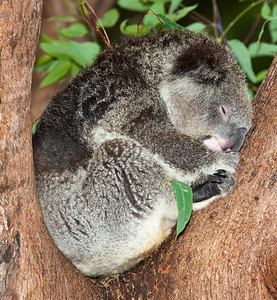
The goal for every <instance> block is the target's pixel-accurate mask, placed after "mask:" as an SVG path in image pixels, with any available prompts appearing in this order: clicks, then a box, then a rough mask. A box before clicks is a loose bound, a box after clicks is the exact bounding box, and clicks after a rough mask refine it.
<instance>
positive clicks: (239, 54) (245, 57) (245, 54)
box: [229, 40, 256, 82]
mask: <svg viewBox="0 0 277 300" xmlns="http://www.w3.org/2000/svg"><path fill="white" fill-rule="evenodd" d="M229 45H230V47H231V49H232V51H233V53H234V55H235V57H236V58H237V60H238V62H239V64H240V66H241V68H242V70H243V71H244V73H245V74H246V76H247V77H248V78H249V80H251V81H252V82H256V75H255V73H254V71H253V67H252V61H251V57H250V54H249V51H248V49H247V47H246V46H245V45H244V44H243V42H241V41H239V40H230V41H229Z"/></svg>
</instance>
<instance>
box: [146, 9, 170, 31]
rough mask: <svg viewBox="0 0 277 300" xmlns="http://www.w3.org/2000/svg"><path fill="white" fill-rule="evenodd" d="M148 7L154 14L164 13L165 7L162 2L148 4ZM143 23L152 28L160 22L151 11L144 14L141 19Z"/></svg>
mask: <svg viewBox="0 0 277 300" xmlns="http://www.w3.org/2000/svg"><path fill="white" fill-rule="evenodd" d="M150 9H151V10H152V11H153V12H154V13H155V14H162V15H164V14H165V8H164V4H163V3H154V4H153V5H151V6H150ZM143 24H145V25H147V26H149V27H151V28H153V27H155V26H157V25H158V24H160V22H159V19H158V18H157V17H156V16H155V15H153V14H151V11H150V12H149V13H148V14H147V15H146V16H145V18H144V20H143Z"/></svg>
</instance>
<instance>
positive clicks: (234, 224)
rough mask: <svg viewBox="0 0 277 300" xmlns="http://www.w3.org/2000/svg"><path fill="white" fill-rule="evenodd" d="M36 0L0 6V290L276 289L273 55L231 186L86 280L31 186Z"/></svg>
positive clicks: (276, 85) (181, 295)
mask: <svg viewBox="0 0 277 300" xmlns="http://www.w3.org/2000/svg"><path fill="white" fill-rule="evenodd" d="M41 5H42V0H29V1H19V0H9V1H8V0H2V1H1V6H0V16H1V19H0V22H1V23H0V30H1V39H0V43H1V44H0V50H1V60H0V62H1V64H0V76H1V77H0V96H1V101H0V137H1V139H0V146H1V147H0V157H1V161H0V299H36V300H37V299H213V300H214V299H273V298H274V297H277V223H276V219H277V218H276V217H277V201H276V200H277V199H276V194H277V184H276V181H277V169H276V168H277V167H276V161H277V157H276V150H277V141H276V132H277V124H276V115H277V104H276V102H277V58H275V60H274V62H273V64H272V66H271V68H270V71H269V73H268V75H267V76H266V78H265V80H264V82H263V84H262V86H261V87H260V89H259V91H258V93H257V95H256V97H255V100H254V112H255V113H254V123H253V126H252V130H251V132H250V133H249V134H248V137H247V140H246V143H245V146H244V148H243V151H242V157H241V161H240V165H239V168H238V172H237V185H236V188H235V190H234V191H233V192H232V193H231V194H230V195H228V196H227V197H225V198H221V199H218V200H217V201H215V202H213V203H212V204H211V205H209V206H208V207H207V208H206V209H203V210H201V211H198V212H196V213H193V216H192V219H191V221H190V222H189V225H188V227H187V228H186V229H185V231H184V232H183V233H182V235H181V236H180V237H179V238H178V239H176V238H175V233H173V234H172V235H171V237H170V238H169V239H168V240H167V241H166V242H165V243H164V244H163V245H162V247H161V249H160V250H159V251H156V252H155V253H153V255H152V256H151V257H150V258H148V259H147V260H145V261H144V262H142V263H140V264H139V265H138V266H137V267H135V268H134V269H133V270H131V271H129V272H126V273H125V274H122V275H118V276H114V277H112V278H107V279H102V280H91V279H89V278H87V277H85V276H84V275H82V274H81V273H80V272H78V271H76V269H75V268H74V267H73V266H72V265H71V263H70V262H69V261H68V260H67V259H66V258H65V257H64V256H63V255H62V254H61V253H60V252H59V251H58V250H57V248H56V247H55V245H54V244H53V241H52V239H51V238H50V236H49V234H48V232H47V230H46V228H45V225H44V223H43V219H42V216H41V211H40V208H39V204H38V201H37V198H36V194H35V186H34V175H33V163H32V146H31V122H30V87H31V76H32V68H33V64H34V58H35V49H36V43H37V41H38V32H39V27H40V16H41Z"/></svg>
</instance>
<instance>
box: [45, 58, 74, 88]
mask: <svg viewBox="0 0 277 300" xmlns="http://www.w3.org/2000/svg"><path fill="white" fill-rule="evenodd" d="M70 67H71V62H70V61H68V60H59V61H57V63H56V64H55V66H54V67H53V69H52V70H51V72H50V73H49V74H48V75H47V76H46V77H45V78H44V79H43V81H42V82H41V84H40V87H43V86H46V85H49V84H51V83H53V82H55V81H58V80H60V79H63V78H65V76H66V75H67V74H68V73H69V70H70Z"/></svg>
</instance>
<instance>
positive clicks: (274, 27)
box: [268, 4, 277, 43]
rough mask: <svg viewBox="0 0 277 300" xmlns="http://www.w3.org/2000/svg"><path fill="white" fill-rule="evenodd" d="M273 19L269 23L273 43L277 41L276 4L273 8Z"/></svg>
mask: <svg viewBox="0 0 277 300" xmlns="http://www.w3.org/2000/svg"><path fill="white" fill-rule="evenodd" d="M272 17H273V18H272V20H271V21H270V22H269V24H268V29H269V32H270V36H271V40H272V42H273V43H276V42H277V5H276V4H275V5H274V6H273V9H272Z"/></svg>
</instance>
